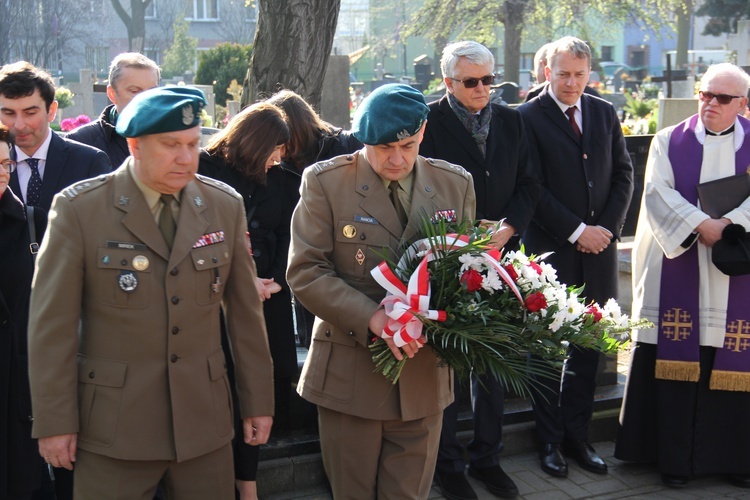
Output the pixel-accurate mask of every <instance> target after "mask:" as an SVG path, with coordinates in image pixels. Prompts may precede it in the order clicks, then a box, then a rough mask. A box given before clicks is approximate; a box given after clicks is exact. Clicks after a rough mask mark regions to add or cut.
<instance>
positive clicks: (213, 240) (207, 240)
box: [193, 231, 224, 248]
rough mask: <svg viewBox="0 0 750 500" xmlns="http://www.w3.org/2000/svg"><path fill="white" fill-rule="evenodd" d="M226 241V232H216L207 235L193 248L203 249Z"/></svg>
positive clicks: (199, 239)
mask: <svg viewBox="0 0 750 500" xmlns="http://www.w3.org/2000/svg"><path fill="white" fill-rule="evenodd" d="M222 241H224V231H214V232H213V233H206V234H204V235H203V236H201V237H200V238H198V241H196V242H195V243H194V244H193V248H201V247H205V246H208V245H215V244H217V243H221V242H222Z"/></svg>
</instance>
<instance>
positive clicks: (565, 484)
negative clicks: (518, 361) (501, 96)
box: [267, 441, 750, 500]
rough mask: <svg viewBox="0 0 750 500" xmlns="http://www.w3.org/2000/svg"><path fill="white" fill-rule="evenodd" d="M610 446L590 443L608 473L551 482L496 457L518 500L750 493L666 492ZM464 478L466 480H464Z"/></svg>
mask: <svg viewBox="0 0 750 500" xmlns="http://www.w3.org/2000/svg"><path fill="white" fill-rule="evenodd" d="M614 447H615V444H614V442H613V441H605V442H600V443H595V444H594V448H596V451H597V452H598V453H599V454H600V455H601V456H602V458H604V460H605V461H606V462H607V464H608V465H609V473H608V474H594V473H591V472H588V471H585V470H583V469H581V468H580V467H578V465H577V464H576V463H574V462H570V463H569V467H570V473H569V475H568V477H567V478H555V477H552V476H550V475H548V474H546V473H544V472H542V470H541V469H540V468H539V459H538V457H537V454H536V453H521V454H518V455H511V456H506V455H502V456H501V458H500V465H501V466H502V467H503V469H504V470H505V472H507V473H508V475H510V477H511V478H513V480H514V481H515V482H516V485H517V486H518V491H519V493H520V495H519V497H518V498H519V499H523V500H568V499H602V500H612V499H645V500H657V499H659V500H661V499H675V500H691V499H699V498H700V499H702V498H711V499H713V498H746V499H750V490H748V489H742V488H737V487H735V486H732V485H731V484H729V483H728V482H726V480H724V478H722V477H719V476H712V477H704V478H698V479H692V480H691V481H690V482H689V483H688V486H687V487H685V488H681V489H674V488H668V487H666V486H664V485H663V484H662V482H661V475H660V474H659V473H658V471H657V470H656V467H655V466H653V465H640V464H639V465H636V464H628V463H625V462H621V461H619V460H617V459H615V458H613V456H612V455H613V453H614ZM467 477H468V476H467ZM469 483H471V485H472V487H473V488H474V491H476V492H477V496H478V497H479V500H491V499H495V498H497V497H495V496H494V495H493V494H492V493H490V492H489V491H487V489H486V488H485V487H484V485H483V484H481V483H480V482H478V481H476V480H475V479H474V478H471V477H469ZM267 498H268V500H291V499H303V500H330V499H331V496H330V495H329V494H328V493H327V492H325V491H320V490H318V491H309V492H297V493H296V494H294V495H291V494H286V495H273V496H270V497H267ZM444 498H445V497H443V496H442V495H441V494H440V490H439V489H438V487H437V486H434V485H433V488H432V491H431V492H430V496H429V497H428V500H441V499H444Z"/></svg>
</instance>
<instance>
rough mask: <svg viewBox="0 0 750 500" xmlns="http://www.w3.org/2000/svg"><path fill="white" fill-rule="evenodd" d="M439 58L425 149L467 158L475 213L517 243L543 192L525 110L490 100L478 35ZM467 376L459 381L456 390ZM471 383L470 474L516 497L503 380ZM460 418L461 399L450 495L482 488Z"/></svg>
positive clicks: (451, 448)
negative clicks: (504, 462) (507, 465)
mask: <svg viewBox="0 0 750 500" xmlns="http://www.w3.org/2000/svg"><path fill="white" fill-rule="evenodd" d="M440 66H441V69H442V72H443V81H444V82H445V87H446V94H445V96H443V97H442V98H441V99H440V100H439V101H436V102H433V103H431V104H430V105H429V108H430V112H429V114H428V115H427V127H426V129H425V137H424V141H422V145H421V146H420V148H419V152H420V154H421V155H423V156H427V157H432V158H439V159H441V160H445V161H448V162H450V163H455V164H457V165H461V166H462V167H464V168H465V169H466V170H468V171H469V172H470V173H471V175H472V177H473V179H474V190H475V191H476V196H477V219H480V220H482V222H483V223H485V224H491V225H493V226H496V227H497V230H496V232H495V234H494V236H493V239H492V244H493V246H495V247H496V248H498V249H501V248H503V247H506V249H509V248H513V249H515V248H517V247H518V234H520V233H521V232H523V231H524V230H525V229H526V226H527V225H528V223H529V220H530V219H531V215H532V214H533V212H534V206H535V205H536V202H537V198H538V195H539V182H538V180H537V179H536V176H535V175H534V173H533V169H532V164H531V159H530V156H529V144H528V141H527V140H526V131H525V129H524V126H523V122H522V120H521V115H520V113H519V112H518V111H516V110H514V109H511V108H509V107H506V106H501V105H499V104H491V103H490V97H489V94H490V85H491V84H492V82H493V81H494V79H495V75H494V74H493V73H492V71H493V69H494V67H495V58H494V57H493V55H492V52H490V51H489V49H487V47H485V46H484V45H482V44H479V43H477V42H472V41H463V42H457V43H452V44H450V45H447V46H446V47H445V49H443V57H442V59H441V61H440ZM461 382H463V381H456V384H455V387H456V392H457V393H458V392H459V390H460V389H459V388H460V387H461ZM471 384H472V385H471V392H472V406H473V418H474V439H473V440H472V441H471V443H469V445H468V451H469V456H470V458H471V464H470V467H469V475H471V476H472V477H474V478H476V479H478V480H480V481H482V482H483V483H484V484H485V485H486V486H487V488H488V489H489V490H490V491H491V492H492V493H494V494H496V495H500V496H503V497H511V498H512V497H514V496H516V495H518V489H517V488H516V485H515V484H514V483H513V480H512V479H511V478H510V477H508V475H507V474H506V473H505V472H504V471H503V470H502V468H501V467H500V465H499V461H500V458H499V455H500V452H501V451H502V449H503V442H502V428H503V397H504V390H503V387H502V385H501V384H499V383H498V382H497V381H496V380H495V378H494V377H492V376H483V377H479V378H477V377H472V381H471ZM456 399H458V397H456ZM457 420H458V404H457V403H453V404H451V405H450V406H449V407H448V408H446V410H445V412H444V413H443V429H442V432H441V435H440V450H439V454H438V462H437V467H436V472H435V479H436V481H437V483H438V484H439V485H440V488H441V489H442V492H443V495H444V496H445V497H446V498H450V499H473V498H477V496H476V493H475V492H474V490H473V489H472V487H471V485H470V484H469V482H468V481H467V479H466V476H465V475H464V471H465V469H466V463H465V460H464V447H463V445H462V444H461V442H460V441H459V439H458V437H457V436H456V431H457V428H456V427H457V425H456V424H457Z"/></svg>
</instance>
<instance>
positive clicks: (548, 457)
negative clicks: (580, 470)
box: [539, 443, 568, 477]
mask: <svg viewBox="0 0 750 500" xmlns="http://www.w3.org/2000/svg"><path fill="white" fill-rule="evenodd" d="M539 459H540V460H541V461H542V470H543V471H544V472H546V473H547V474H549V475H551V476H555V477H568V462H567V461H566V460H565V457H564V456H563V454H562V452H561V451H560V444H559V443H544V444H542V448H541V449H540V450H539Z"/></svg>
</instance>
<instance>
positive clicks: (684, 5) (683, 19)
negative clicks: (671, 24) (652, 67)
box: [675, 0, 693, 74]
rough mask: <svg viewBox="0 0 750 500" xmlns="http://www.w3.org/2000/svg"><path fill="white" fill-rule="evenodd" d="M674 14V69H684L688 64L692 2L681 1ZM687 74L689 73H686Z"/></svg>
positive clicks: (687, 0)
mask: <svg viewBox="0 0 750 500" xmlns="http://www.w3.org/2000/svg"><path fill="white" fill-rule="evenodd" d="M675 14H676V15H677V57H676V58H675V67H676V68H678V69H685V68H687V64H688V49H690V30H691V23H690V17H691V16H692V14H693V0H682V2H680V3H679V4H678V6H677V10H676V12H675ZM689 73H690V71H688V74H689Z"/></svg>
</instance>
